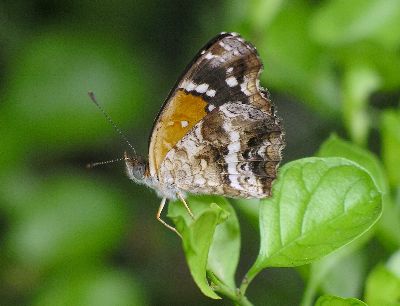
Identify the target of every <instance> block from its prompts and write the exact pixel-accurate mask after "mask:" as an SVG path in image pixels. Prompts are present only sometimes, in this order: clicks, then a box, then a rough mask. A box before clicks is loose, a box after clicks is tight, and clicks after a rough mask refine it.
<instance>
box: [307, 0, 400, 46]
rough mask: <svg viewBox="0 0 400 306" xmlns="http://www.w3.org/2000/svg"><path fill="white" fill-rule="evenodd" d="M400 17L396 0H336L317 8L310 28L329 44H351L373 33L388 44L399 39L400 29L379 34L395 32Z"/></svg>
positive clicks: (320, 39) (317, 38) (371, 35)
mask: <svg viewBox="0 0 400 306" xmlns="http://www.w3.org/2000/svg"><path fill="white" fill-rule="evenodd" d="M399 17H400V5H399V2H398V1H397V0H386V1H381V0H352V1H346V0H333V1H328V2H325V5H322V6H321V8H320V9H319V10H317V11H316V13H315V15H314V17H313V19H312V22H311V26H310V29H311V33H312V36H313V37H314V39H315V40H317V41H318V42H320V43H323V44H327V45H341V44H349V43H353V42H356V41H359V40H362V39H366V38H370V37H376V39H377V41H378V42H382V43H387V44H389V43H393V42H394V43H396V42H397V41H398V39H399V34H398V33H395V34H394V35H393V34H391V35H389V34H388V35H385V36H383V37H379V36H378V35H377V34H378V33H380V34H381V36H382V34H383V33H387V32H388V31H391V32H396V31H393V29H395V28H397V27H398V25H399ZM394 25H397V27H396V26H394Z"/></svg>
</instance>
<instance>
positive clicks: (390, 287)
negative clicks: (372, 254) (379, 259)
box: [365, 264, 400, 306]
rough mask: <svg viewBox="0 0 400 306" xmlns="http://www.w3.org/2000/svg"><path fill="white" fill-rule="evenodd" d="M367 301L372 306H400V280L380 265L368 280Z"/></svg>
mask: <svg viewBox="0 0 400 306" xmlns="http://www.w3.org/2000/svg"><path fill="white" fill-rule="evenodd" d="M365 300H366V302H367V303H368V305H370V306H382V305H385V306H398V305H400V303H399V301H400V278H399V277H397V276H396V275H395V274H393V273H392V272H391V271H390V270H389V269H388V268H387V267H385V266H384V265H383V264H379V265H378V266H377V267H375V268H374V269H373V270H372V272H371V273H370V275H369V276H368V278H367V284H366V289H365Z"/></svg>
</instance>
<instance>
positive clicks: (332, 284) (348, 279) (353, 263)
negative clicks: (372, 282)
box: [302, 235, 371, 305]
mask: <svg viewBox="0 0 400 306" xmlns="http://www.w3.org/2000/svg"><path fill="white" fill-rule="evenodd" d="M370 236H371V235H363V236H362V237H360V238H359V239H356V240H355V241H353V242H352V243H349V244H347V245H345V246H344V247H342V248H340V249H339V250H337V251H336V252H333V253H331V254H329V255H327V256H325V257H323V258H321V259H320V260H317V261H316V262H313V263H312V264H311V265H310V274H309V277H308V280H307V286H306V289H305V292H304V295H303V300H302V301H303V303H302V305H311V304H312V301H313V300H314V296H315V295H316V293H317V292H318V290H319V289H320V288H322V292H324V293H328V294H332V295H338V296H359V295H360V293H361V291H362V286H363V280H364V278H365V275H366V263H367V262H366V261H367V257H366V254H365V252H363V251H362V250H359V249H360V247H361V246H362V245H364V244H365V242H366V241H367V240H369V238H370Z"/></svg>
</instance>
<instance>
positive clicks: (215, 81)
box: [90, 33, 285, 235]
mask: <svg viewBox="0 0 400 306" xmlns="http://www.w3.org/2000/svg"><path fill="white" fill-rule="evenodd" d="M262 67H263V66H262V63H261V60H260V58H259V56H258V54H257V51H256V49H255V47H254V46H252V45H251V44H250V43H248V42H246V41H245V40H244V39H243V38H242V37H240V36H239V35H238V34H236V33H221V34H219V35H217V36H216V37H215V38H213V39H212V40H211V41H210V42H208V43H207V44H206V46H205V47H203V48H202V49H201V50H200V51H199V53H198V54H197V55H196V56H195V57H194V59H193V61H192V62H191V63H190V64H189V65H188V66H187V68H186V69H185V71H184V73H183V75H182V77H181V78H180V79H178V81H177V83H176V84H175V86H174V87H173V88H172V90H171V92H170V94H169V95H168V97H167V99H166V100H165V102H164V104H163V106H162V107H161V110H160V112H159V113H158V115H157V117H156V119H155V121H154V125H153V129H152V132H151V136H150V140H149V152H148V158H143V157H141V156H139V155H137V154H136V152H135V150H134V149H133V147H132V146H131V145H130V146H131V148H132V149H133V152H132V153H125V157H124V160H125V164H126V170H127V173H128V176H129V178H131V179H132V180H133V181H134V182H136V183H139V184H144V185H147V186H149V187H151V188H152V189H154V190H155V191H156V192H157V194H158V195H159V196H160V197H161V198H162V201H161V205H160V207H159V209H158V212H157V219H158V220H159V221H160V222H162V223H163V224H164V225H165V226H167V227H168V228H170V229H171V230H173V231H175V232H176V233H177V234H178V235H179V233H178V232H177V231H176V229H175V228H173V227H172V226H170V225H168V224H167V223H166V222H164V221H163V220H162V219H161V217H160V216H161V212H162V210H163V208H164V207H165V205H166V204H167V202H168V200H170V199H179V200H181V201H182V203H183V204H184V205H185V207H186V209H187V210H188V212H189V214H190V215H191V216H192V217H193V214H192V213H191V210H190V209H189V206H188V204H187V203H186V201H185V198H186V196H187V194H188V193H191V194H211V195H222V196H226V197H229V198H243V199H252V198H265V197H269V196H271V187H272V182H273V181H274V180H275V178H276V175H277V168H278V166H279V163H280V162H281V159H282V155H281V151H282V149H283V148H284V146H285V141H284V133H283V129H282V125H281V121H280V119H279V118H278V117H277V116H276V114H275V109H274V105H273V104H272V102H271V100H270V98H269V94H268V92H267V91H266V90H265V89H263V88H262V87H260V84H259V75H260V73H261V71H262ZM90 95H91V98H92V100H93V102H94V103H95V104H96V105H97V106H98V107H99V108H100V109H101V110H102V108H101V107H100V106H99V105H98V103H97V101H96V100H95V97H94V95H93V94H92V93H91V94H90ZM103 112H104V111H103ZM106 117H107V118H108V119H109V121H111V119H110V118H109V117H108V115H107V114H106ZM111 122H112V121H111ZM112 124H113V123H112ZM113 125H114V127H115V128H116V129H117V131H118V132H119V133H120V134H121V135H123V134H122V133H121V132H120V131H119V129H118V128H117V127H116V126H115V124H113ZM123 137H124V136H123ZM95 164H98V163H95ZM95 164H92V165H95ZM189 204H190V203H189Z"/></svg>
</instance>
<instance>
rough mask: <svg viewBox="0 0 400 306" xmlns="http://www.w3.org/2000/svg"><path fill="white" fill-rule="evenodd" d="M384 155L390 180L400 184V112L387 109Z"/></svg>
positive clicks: (383, 132) (383, 123)
mask: <svg viewBox="0 0 400 306" xmlns="http://www.w3.org/2000/svg"><path fill="white" fill-rule="evenodd" d="M381 124H382V155H383V162H384V164H385V167H386V171H387V173H388V176H389V182H390V183H391V185H392V186H400V171H399V165H400V133H399V131H400V113H399V111H393V110H386V111H384V112H383V115H382V123H381Z"/></svg>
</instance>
